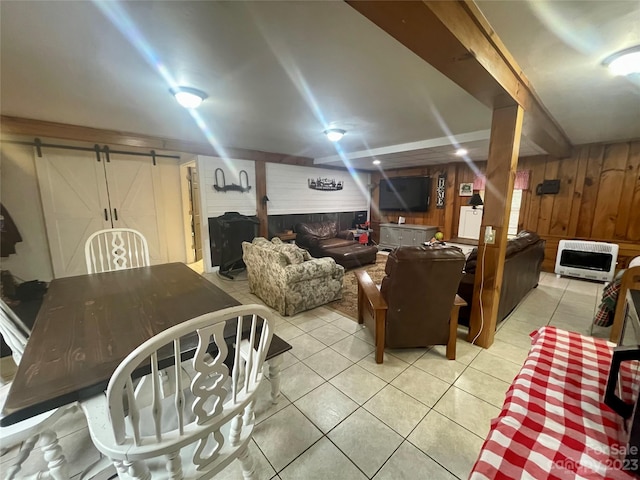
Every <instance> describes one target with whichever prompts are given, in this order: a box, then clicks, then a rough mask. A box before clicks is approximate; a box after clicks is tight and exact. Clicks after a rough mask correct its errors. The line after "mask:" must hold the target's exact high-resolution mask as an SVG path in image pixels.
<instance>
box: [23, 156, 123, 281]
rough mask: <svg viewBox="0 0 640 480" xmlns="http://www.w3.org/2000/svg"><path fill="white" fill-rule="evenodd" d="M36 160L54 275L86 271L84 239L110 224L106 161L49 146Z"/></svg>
mask: <svg viewBox="0 0 640 480" xmlns="http://www.w3.org/2000/svg"><path fill="white" fill-rule="evenodd" d="M35 162H36V171H37V174H38V183H39V185H40V196H41V200H42V209H43V212H44V220H45V225H46V228H47V238H48V239H49V251H50V253H51V263H52V264H53V276H54V277H55V278H60V277H70V276H72V275H82V274H84V273H87V267H86V263H85V259H84V244H85V241H86V240H87V238H88V237H89V235H91V234H92V233H93V232H95V231H97V230H102V229H104V228H110V227H111V219H110V215H109V199H108V196H107V186H106V182H105V177H104V167H103V163H104V162H103V161H100V162H98V161H97V160H96V155H95V154H93V153H91V152H82V151H79V152H75V151H71V150H50V149H47V150H46V151H44V152H43V156H42V157H38V156H36V157H35Z"/></svg>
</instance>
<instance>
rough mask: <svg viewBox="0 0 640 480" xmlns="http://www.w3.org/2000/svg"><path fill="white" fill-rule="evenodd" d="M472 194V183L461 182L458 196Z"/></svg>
mask: <svg viewBox="0 0 640 480" xmlns="http://www.w3.org/2000/svg"><path fill="white" fill-rule="evenodd" d="M471 195H473V183H461V184H460V196H461V197H470V196H471Z"/></svg>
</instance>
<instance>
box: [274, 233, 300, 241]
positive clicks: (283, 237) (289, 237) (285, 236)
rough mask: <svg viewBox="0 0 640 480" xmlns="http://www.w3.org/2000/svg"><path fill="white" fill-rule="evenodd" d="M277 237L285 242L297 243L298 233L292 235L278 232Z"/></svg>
mask: <svg viewBox="0 0 640 480" xmlns="http://www.w3.org/2000/svg"><path fill="white" fill-rule="evenodd" d="M276 237H278V238H279V239H280V240H282V241H283V242H295V240H296V233H295V232H291V233H286V232H278V233H276Z"/></svg>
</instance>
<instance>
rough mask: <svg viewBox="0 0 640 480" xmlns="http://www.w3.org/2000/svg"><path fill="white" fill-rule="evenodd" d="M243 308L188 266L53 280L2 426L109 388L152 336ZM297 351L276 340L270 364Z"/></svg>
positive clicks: (13, 386)
mask: <svg viewBox="0 0 640 480" xmlns="http://www.w3.org/2000/svg"><path fill="white" fill-rule="evenodd" d="M236 305H240V303H239V302H238V301H237V300H236V299H235V298H233V297H231V296H230V295H228V294H227V293H225V292H224V291H223V290H221V289H219V288H218V287H216V286H215V285H213V284H212V283H211V282H209V281H208V280H206V279H205V278H204V277H202V276H201V275H198V274H197V273H196V272H194V271H193V270H191V269H190V268H189V267H187V266H186V265H184V264H182V263H168V264H162V265H154V266H151V267H143V268H135V269H130V270H119V271H115V272H105V273H98V274H92V275H80V276H76V277H67V278H59V279H55V280H53V281H52V282H51V284H50V285H49V290H48V292H47V294H46V296H45V299H44V302H43V304H42V307H41V309H40V312H39V313H38V316H37V318H36V321H35V323H34V326H33V330H32V333H31V336H30V338H29V342H28V343H27V347H26V349H25V352H24V355H23V357H22V360H21V361H20V365H19V366H18V370H17V372H16V376H15V378H14V380H13V382H12V385H11V389H10V391H9V395H8V397H7V400H6V402H5V405H4V408H3V410H2V419H1V420H0V424H2V425H9V424H12V423H15V422H18V421H20V420H23V419H25V418H29V417H32V416H34V415H37V414H39V413H42V412H45V411H47V410H50V409H52V408H56V407H59V406H63V405H66V404H69V403H72V402H74V401H77V400H81V399H83V398H87V397H90V396H93V395H96V394H98V393H99V392H101V391H104V390H105V389H106V386H107V383H108V382H109V379H110V378H111V375H112V374H113V372H114V371H115V369H116V367H117V366H118V365H119V364H120V362H121V361H122V360H123V359H124V358H125V357H126V356H127V355H128V354H129V353H130V352H131V351H133V350H134V349H135V348H136V347H138V346H139V345H140V344H142V343H143V342H144V341H146V340H147V339H149V338H151V337H152V336H154V335H156V334H157V333H160V332H162V331H163V330H166V329H167V328H169V327H172V326H173V325H177V324H179V323H182V322H184V321H186V320H189V319H191V318H194V317H197V316H199V315H202V314H204V313H207V312H211V311H216V310H221V309H223V308H227V307H232V306H236ZM290 348H291V345H289V344H288V343H287V342H285V341H284V340H282V339H281V338H279V337H276V336H275V335H274V336H273V340H272V342H271V347H270V349H269V352H268V354H267V359H269V358H272V357H273V356H276V355H279V354H281V353H283V352H284V351H286V350H289V349H290Z"/></svg>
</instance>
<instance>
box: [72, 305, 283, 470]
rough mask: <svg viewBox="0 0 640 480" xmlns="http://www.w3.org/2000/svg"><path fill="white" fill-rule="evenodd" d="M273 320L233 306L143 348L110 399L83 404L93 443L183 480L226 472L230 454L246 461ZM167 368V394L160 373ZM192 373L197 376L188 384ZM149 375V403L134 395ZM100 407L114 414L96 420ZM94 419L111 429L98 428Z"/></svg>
mask: <svg viewBox="0 0 640 480" xmlns="http://www.w3.org/2000/svg"><path fill="white" fill-rule="evenodd" d="M272 315H273V314H272V312H271V311H270V310H269V309H267V308H266V307H264V306H261V305H242V306H238V307H232V308H228V309H225V310H221V311H218V312H212V313H207V314H205V315H201V316H199V317H196V318H194V319H191V320H188V321H186V322H183V323H181V324H179V325H176V326H174V327H171V328H169V329H167V330H165V331H164V332H161V333H160V334H158V335H156V336H155V337H153V338H151V339H149V340H148V341H146V342H145V343H143V344H142V345H140V346H139V347H138V348H136V349H135V350H134V351H133V352H132V353H131V354H129V355H128V356H127V358H126V359H125V360H123V361H122V363H121V364H120V365H119V366H118V367H117V368H116V370H115V372H114V374H113V376H112V377H111V380H110V382H109V385H108V387H107V391H106V395H105V396H104V397H100V398H95V399H91V400H88V401H85V402H82V404H83V408H84V409H85V413H86V414H87V418H88V419H89V429H90V433H91V435H92V438H93V439H94V443H96V445H97V446H98V448H101V447H104V448H102V450H103V453H105V454H106V455H107V456H109V457H110V458H112V459H114V461H116V460H123V461H124V460H127V461H128V460H132V461H140V462H143V463H144V460H146V459H151V458H156V457H160V456H163V457H164V465H165V468H167V469H170V471H171V474H172V475H178V477H180V475H182V473H183V470H185V472H186V471H187V470H189V469H193V468H195V469H196V470H197V471H198V472H199V473H202V472H203V471H210V470H212V469H213V470H215V469H216V468H217V466H220V468H224V466H226V464H228V463H229V461H230V460H228V456H229V455H230V452H236V455H235V457H233V458H240V457H243V456H244V453H245V452H246V448H247V445H248V441H249V440H250V436H251V433H252V431H253V425H254V422H255V415H254V412H253V402H254V401H255V394H256V392H257V389H258V387H259V385H260V382H261V381H262V379H263V378H264V375H263V371H262V370H263V365H264V362H265V358H266V354H267V350H268V348H269V345H270V343H271V338H272V335H273V332H272V328H273V327H272V325H273V321H272V320H271V318H272ZM225 327H227V328H226V329H225ZM230 332H233V333H231V335H232V337H231V338H230V335H229V334H230ZM225 333H226V337H225ZM187 344H189V345H192V346H193V345H196V347H195V354H194V356H193V358H192V359H190V360H182V359H181V351H182V350H181V349H182V346H183V345H187ZM241 346H242V353H241V352H240V350H241ZM247 352H249V354H247ZM171 364H172V365H171ZM170 365H171V368H169V366H170ZM167 369H168V370H169V371H170V372H171V375H166V377H168V378H167V379H166V380H165V382H169V383H171V385H170V386H169V388H168V389H167V388H163V385H162V380H161V377H162V375H160V374H159V372H162V371H167ZM185 371H187V372H189V374H190V375H191V377H192V378H191V382H190V384H188V385H186V383H187V382H186V381H184V380H183V376H184V372H185ZM141 372H142V373H141ZM146 373H149V374H150V375H149V377H150V379H151V392H150V395H151V401H150V402H149V399H144V400H141V399H139V398H138V397H137V396H136V391H135V388H134V380H135V378H137V377H139V376H140V375H141V374H142V375H144V374H146ZM168 391H170V392H171V394H170V395H167V392H168ZM100 408H102V409H103V410H106V411H107V412H108V414H104V413H102V414H96V413H95V412H96V410H98V409H100ZM92 412H93V413H92ZM95 418H102V419H108V421H109V423H110V425H109V426H106V427H105V426H101V427H100V428H95V426H92V423H93V422H92V419H95ZM238 452H240V453H238ZM185 455H187V458H185ZM181 458H182V460H181ZM149 466H150V468H152V463H149ZM138 467H139V466H138ZM184 474H185V476H187V474H186V473H184ZM178 477H176V478H178ZM171 478H174V477H171ZM180 478H182V477H180Z"/></svg>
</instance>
